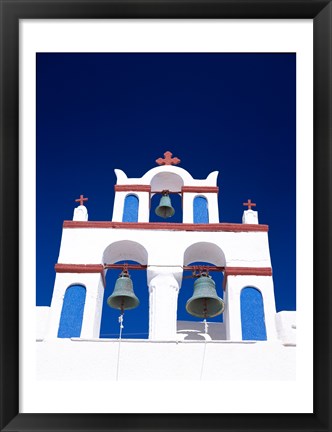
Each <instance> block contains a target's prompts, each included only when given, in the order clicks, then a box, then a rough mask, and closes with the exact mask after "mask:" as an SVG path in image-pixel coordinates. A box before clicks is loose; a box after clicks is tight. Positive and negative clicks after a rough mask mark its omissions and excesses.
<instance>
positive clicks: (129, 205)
mask: <svg viewBox="0 0 332 432" xmlns="http://www.w3.org/2000/svg"><path fill="white" fill-rule="evenodd" d="M138 205H139V199H138V197H137V196H136V195H134V194H128V195H127V196H126V198H125V202H124V207H123V215H122V222H137V221H138Z"/></svg>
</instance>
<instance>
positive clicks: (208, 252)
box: [183, 242, 226, 267]
mask: <svg viewBox="0 0 332 432" xmlns="http://www.w3.org/2000/svg"><path fill="white" fill-rule="evenodd" d="M198 261H202V262H208V263H211V264H213V265H215V266H217V267H225V266H226V258H225V254H224V252H223V250H222V249H221V248H220V247H219V246H217V245H216V244H214V243H211V242H197V243H193V244H192V245H190V246H189V247H187V249H186V250H185V251H184V256H183V264H184V265H185V266H186V265H189V264H190V263H193V262H198Z"/></svg>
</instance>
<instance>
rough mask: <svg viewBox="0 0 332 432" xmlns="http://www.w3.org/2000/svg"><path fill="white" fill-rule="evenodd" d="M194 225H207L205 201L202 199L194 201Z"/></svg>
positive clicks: (207, 214) (207, 217)
mask: <svg viewBox="0 0 332 432" xmlns="http://www.w3.org/2000/svg"><path fill="white" fill-rule="evenodd" d="M194 223H209V211H208V206H207V200H206V198H204V197H200V196H198V197H195V199H194Z"/></svg>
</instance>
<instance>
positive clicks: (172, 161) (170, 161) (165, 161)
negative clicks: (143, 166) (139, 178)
mask: <svg viewBox="0 0 332 432" xmlns="http://www.w3.org/2000/svg"><path fill="white" fill-rule="evenodd" d="M164 156H165V158H159V159H157V160H156V162H157V164H158V165H177V164H179V163H180V162H181V161H180V159H178V158H177V157H175V158H172V156H173V153H171V152H170V151H167V152H165V153H164Z"/></svg>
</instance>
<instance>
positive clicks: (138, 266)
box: [104, 264, 225, 272]
mask: <svg viewBox="0 0 332 432" xmlns="http://www.w3.org/2000/svg"><path fill="white" fill-rule="evenodd" d="M124 266H125V267H126V269H128V270H146V269H147V268H148V267H165V266H158V265H153V264H151V265H149V266H147V265H142V264H104V269H120V270H123V268H124ZM167 267H178V266H167ZM181 268H182V269H183V270H184V271H200V270H201V271H204V270H205V271H209V272H211V271H217V272H218V271H219V272H222V271H224V270H225V267H217V266H181Z"/></svg>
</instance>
